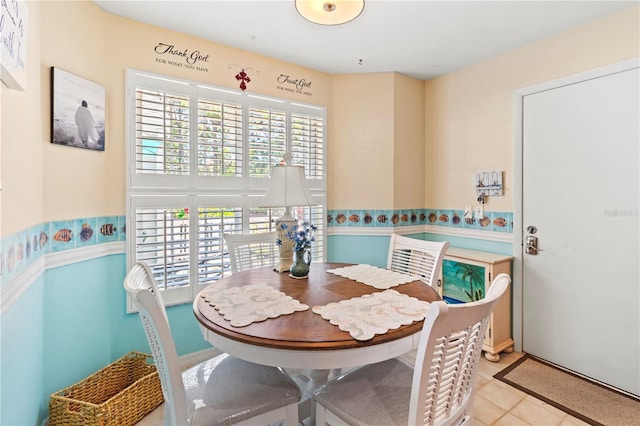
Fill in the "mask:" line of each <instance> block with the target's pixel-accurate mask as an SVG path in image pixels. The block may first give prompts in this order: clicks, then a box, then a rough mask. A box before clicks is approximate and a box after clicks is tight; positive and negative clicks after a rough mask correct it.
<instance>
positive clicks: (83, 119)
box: [51, 67, 105, 151]
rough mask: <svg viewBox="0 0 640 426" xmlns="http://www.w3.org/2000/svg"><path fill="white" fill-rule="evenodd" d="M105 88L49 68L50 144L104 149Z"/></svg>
mask: <svg viewBox="0 0 640 426" xmlns="http://www.w3.org/2000/svg"><path fill="white" fill-rule="evenodd" d="M104 119H105V89H104V87H103V86H101V85H99V84H97V83H94V82H92V81H89V80H86V79H84V78H82V77H79V76H77V75H74V74H71V73H70V72H67V71H65V70H62V69H60V68H55V67H51V143H55V144H58V145H67V146H73V147H77V148H87V149H94V150H97V151H104V146H105V134H104Z"/></svg>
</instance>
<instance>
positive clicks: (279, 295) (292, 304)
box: [203, 284, 309, 327]
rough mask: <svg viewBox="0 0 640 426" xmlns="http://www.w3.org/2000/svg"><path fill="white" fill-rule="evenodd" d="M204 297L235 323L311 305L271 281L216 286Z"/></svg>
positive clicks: (239, 324)
mask: <svg viewBox="0 0 640 426" xmlns="http://www.w3.org/2000/svg"><path fill="white" fill-rule="evenodd" d="M203 297H204V301H205V302H206V303H208V304H209V305H211V306H213V307H214V308H215V309H216V310H217V311H218V312H220V314H221V315H222V316H224V319H226V320H228V321H230V323H231V325H232V326H234V327H244V326H247V325H249V324H251V323H253V322H260V321H264V320H266V319H268V318H277V317H279V316H280V315H289V314H292V313H294V312H298V311H306V310H307V309H309V306H308V305H305V304H303V303H300V302H299V301H297V300H296V299H294V298H292V297H291V296H287V295H286V294H284V293H283V292H281V291H278V290H276V289H275V288H273V287H270V286H268V285H267V284H250V285H246V286H242V287H233V288H220V289H214V290H212V291H210V292H208V293H206V294H204V295H203Z"/></svg>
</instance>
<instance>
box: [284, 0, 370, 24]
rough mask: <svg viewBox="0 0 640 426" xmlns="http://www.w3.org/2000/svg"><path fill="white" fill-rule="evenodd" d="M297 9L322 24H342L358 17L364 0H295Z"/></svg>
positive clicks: (305, 16)
mask: <svg viewBox="0 0 640 426" xmlns="http://www.w3.org/2000/svg"><path fill="white" fill-rule="evenodd" d="M295 2H296V10H297V11H298V13H299V14H300V15H301V16H302V17H303V18H304V19H306V20H308V21H311V22H313V23H315V24H320V25H340V24H344V23H347V22H350V21H353V20H354V19H356V18H357V17H358V16H360V14H361V13H362V10H363V9H364V0H295Z"/></svg>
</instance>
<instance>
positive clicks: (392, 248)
mask: <svg viewBox="0 0 640 426" xmlns="http://www.w3.org/2000/svg"><path fill="white" fill-rule="evenodd" d="M448 248H449V243H448V242H446V241H444V242H436V241H425V240H418V239H416V238H410V237H404V236H402V235H398V234H391V240H390V242H389V256H388V259H387V269H391V270H392V271H396V272H403V273H405V274H409V275H414V276H417V277H418V278H419V279H420V280H422V281H424V282H425V283H426V284H428V285H430V286H431V287H433V288H434V289H436V290H437V282H438V279H439V275H440V270H441V269H442V259H443V258H444V255H445V253H446V252H447V249H448Z"/></svg>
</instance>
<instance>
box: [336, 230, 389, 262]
mask: <svg viewBox="0 0 640 426" xmlns="http://www.w3.org/2000/svg"><path fill="white" fill-rule="evenodd" d="M388 254H389V236H388V235H330V236H328V237H327V261H328V262H343V263H365V264H368V265H373V266H378V267H381V268H383V267H386V266H387V256H388Z"/></svg>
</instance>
